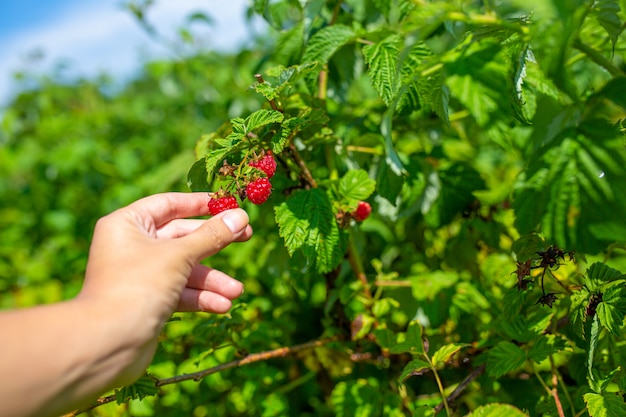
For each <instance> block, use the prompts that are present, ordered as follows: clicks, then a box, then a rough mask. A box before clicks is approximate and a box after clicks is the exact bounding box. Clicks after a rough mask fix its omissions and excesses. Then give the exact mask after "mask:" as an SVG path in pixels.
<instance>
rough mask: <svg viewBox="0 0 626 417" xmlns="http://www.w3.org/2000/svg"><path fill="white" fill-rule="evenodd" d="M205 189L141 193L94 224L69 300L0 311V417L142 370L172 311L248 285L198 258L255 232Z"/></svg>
mask: <svg viewBox="0 0 626 417" xmlns="http://www.w3.org/2000/svg"><path fill="white" fill-rule="evenodd" d="M207 202H208V196H207V194H206V193H167V194H158V195H153V196H150V197H146V198H144V199H141V200H138V201H136V202H134V203H133V204H131V205H129V206H127V207H124V208H122V209H119V210H117V211H115V212H113V213H111V214H109V215H108V216H106V217H103V218H101V219H100V220H99V221H98V222H97V224H96V227H95V230H94V236H93V240H92V243H91V248H90V251H89V260H88V263H87V269H86V274H85V281H84V284H83V288H82V290H81V292H80V293H79V295H78V296H77V297H76V298H74V299H72V300H69V301H66V302H62V303H58V304H51V305H46V306H39V307H34V308H28V309H22V310H14V311H7V312H2V313H0V340H1V341H2V342H1V343H0V375H2V381H3V382H1V383H0V387H1V389H0V416H2V417H4V416H7V417H8V416H11V417H16V416H38V417H41V416H58V415H61V414H63V413H66V412H69V411H71V410H74V409H77V408H81V407H83V406H85V405H87V404H89V403H90V402H91V401H93V400H94V399H95V398H96V397H97V396H98V395H101V394H102V393H104V392H106V391H108V390H110V389H112V388H114V387H118V386H121V385H127V384H130V383H132V382H133V381H135V380H136V379H137V378H138V377H140V376H141V375H142V374H143V372H144V370H145V369H146V367H147V366H148V365H149V364H150V361H151V360H152V357H153V355H154V352H155V349H156V346H157V341H158V336H159V334H160V332H161V330H162V328H163V325H164V324H165V322H166V321H167V320H168V319H169V317H170V316H171V314H172V313H173V312H174V311H206V312H213V313H225V312H227V311H228V310H229V309H230V307H231V303H232V300H233V299H234V298H236V297H238V296H239V295H241V293H242V292H243V284H242V283H241V282H239V281H237V280H235V279H234V278H232V277H230V276H228V275H227V274H225V273H223V272H221V271H218V270H215V269H212V268H210V267H207V266H204V265H201V264H200V261H201V260H203V259H205V258H207V257H210V256H212V255H215V254H216V253H218V252H219V251H220V250H221V249H223V248H224V247H226V246H228V245H229V244H230V243H232V242H243V241H246V240H248V239H249V238H250V237H251V235H252V228H251V227H250V225H249V224H248V221H249V220H248V215H247V214H246V212H245V211H243V210H241V209H234V210H228V211H225V212H222V213H220V214H218V215H217V216H214V217H212V218H210V219H209V220H200V219H189V217H197V216H203V215H207V214H208V208H207Z"/></svg>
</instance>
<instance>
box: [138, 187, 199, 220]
mask: <svg viewBox="0 0 626 417" xmlns="http://www.w3.org/2000/svg"><path fill="white" fill-rule="evenodd" d="M208 202H209V197H208V195H207V193H205V192H199V193H162V194H154V195H151V196H148V197H144V198H142V199H140V200H137V201H135V202H134V203H132V204H130V205H128V206H127V208H128V209H131V210H133V211H135V212H136V213H138V214H139V215H140V216H141V218H143V219H146V218H149V219H152V221H153V222H154V225H155V226H156V227H157V228H158V227H161V226H163V225H164V224H166V223H168V222H169V221H170V220H174V219H184V218H187V217H195V216H205V215H207V214H209V208H208V206H207V203H208Z"/></svg>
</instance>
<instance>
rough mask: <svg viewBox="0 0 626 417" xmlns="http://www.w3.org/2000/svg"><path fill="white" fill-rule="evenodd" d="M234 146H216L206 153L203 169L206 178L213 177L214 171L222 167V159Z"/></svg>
mask: <svg viewBox="0 0 626 417" xmlns="http://www.w3.org/2000/svg"><path fill="white" fill-rule="evenodd" d="M234 150H235V149H234V148H232V147H231V148H218V149H214V150H212V151H209V153H207V154H206V157H205V158H204V162H205V169H206V172H207V178H213V175H215V172H216V171H217V170H218V169H220V168H221V167H222V165H223V164H224V159H226V157H227V156H228V155H229V154H230V153H231V152H233V151H234Z"/></svg>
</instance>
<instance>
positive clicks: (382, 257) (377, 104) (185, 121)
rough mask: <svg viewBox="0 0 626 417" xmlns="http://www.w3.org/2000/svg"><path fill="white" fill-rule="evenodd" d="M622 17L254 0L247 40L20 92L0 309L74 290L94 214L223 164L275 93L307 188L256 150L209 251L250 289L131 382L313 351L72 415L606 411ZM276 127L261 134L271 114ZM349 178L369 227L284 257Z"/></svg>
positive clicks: (177, 324)
mask: <svg viewBox="0 0 626 417" xmlns="http://www.w3.org/2000/svg"><path fill="white" fill-rule="evenodd" d="M625 9H626V4H625V3H624V1H622V2H617V1H611V0H603V1H596V2H592V1H583V0H575V1H568V2H564V1H558V0H554V1H548V2H545V1H539V0H528V1H524V2H521V1H512V2H505V3H497V4H495V3H494V4H492V2H476V1H471V0H468V1H461V2H443V1H441V2H439V1H433V2H412V1H405V0H399V1H384V0H371V1H357V0H347V1H308V2H296V1H289V0H285V1H265V0H256V1H254V2H253V5H252V7H251V13H253V12H254V13H258V14H260V15H262V16H263V17H264V18H265V19H266V20H267V21H268V23H269V24H270V27H271V29H270V33H269V35H268V36H267V38H264V39H261V40H259V41H258V42H257V43H256V44H255V45H254V47H253V48H251V50H242V51H240V52H237V53H234V54H232V55H228V56H225V55H217V54H213V53H200V54H198V55H194V56H190V57H188V58H185V59H183V60H180V61H172V62H153V63H149V64H147V65H146V67H145V71H144V73H143V75H142V76H141V77H139V78H138V79H137V80H136V81H134V82H132V83H130V84H129V85H128V86H127V87H126V88H124V89H123V90H122V91H119V92H114V93H111V92H109V93H106V94H105V93H104V91H107V84H106V81H105V80H93V81H83V82H79V83H76V84H74V85H63V84H61V83H58V82H55V81H54V80H50V79H44V80H40V85H39V88H37V89H34V90H32V91H27V92H25V93H22V94H20V95H19V96H18V97H16V99H15V100H14V101H13V102H12V103H11V105H10V106H9V107H8V109H7V110H6V112H5V113H4V116H3V120H2V124H1V130H0V176H1V178H2V182H0V226H1V227H0V276H1V277H2V281H0V294H2V295H1V298H0V300H1V303H2V304H1V306H2V307H4V308H9V307H18V306H29V305H33V304H37V303H42V302H54V301H59V300H62V299H65V298H69V297H71V296H72V295H73V294H75V293H76V292H77V291H78V289H79V288H80V283H81V280H82V273H83V270H84V266H85V261H86V254H87V249H88V244H89V239H90V236H91V232H92V228H93V225H94V223H95V221H96V220H97V218H99V217H100V216H102V215H104V214H106V213H108V212H110V211H111V210H114V209H116V208H117V207H120V206H122V205H124V204H127V203H129V202H131V201H133V200H135V199H137V198H139V197H141V196H143V195H146V194H151V193H156V192H160V191H167V190H183V191H184V190H186V189H187V185H186V184H185V182H186V176H187V171H188V169H189V168H190V167H192V166H195V167H198V166H200V167H203V166H204V168H205V169H208V170H209V171H212V170H213V168H214V167H215V163H218V164H219V161H212V160H210V158H207V155H210V152H211V151H212V150H213V151H214V150H215V149H218V150H219V146H217V145H216V143H221V144H222V146H226V145H223V144H224V142H216V139H219V138H222V137H224V136H227V135H228V134H229V133H231V131H232V126H231V124H230V123H229V121H231V120H233V119H236V120H235V123H239V126H240V125H241V123H242V122H241V120H244V121H245V120H246V118H247V117H248V116H250V115H251V114H253V113H254V112H256V111H258V110H260V109H269V108H270V107H271V106H270V104H269V103H268V102H269V101H271V100H276V101H277V102H278V103H279V105H280V106H281V109H282V110H283V111H285V114H286V115H288V116H289V115H291V116H293V114H294V113H297V111H300V110H303V109H307V110H310V109H313V110H314V111H312V113H311V114H314V115H316V116H320V115H321V116H324V117H327V118H328V121H327V122H325V123H323V126H319V123H317V122H318V119H315V120H312V119H307V120H306V121H303V122H302V126H304V128H302V131H300V132H298V135H295V136H294V138H292V139H293V142H292V143H293V145H294V146H296V147H297V149H298V151H299V154H300V155H301V157H302V160H303V161H304V163H305V164H306V165H307V167H308V169H309V170H310V173H311V175H312V177H313V178H315V180H316V181H317V183H318V184H319V188H316V189H315V190H313V191H311V190H306V189H304V190H300V191H297V192H293V191H294V188H303V187H302V181H301V179H302V178H301V173H300V172H299V170H298V165H297V164H296V163H294V160H293V158H292V157H291V154H289V153H288V152H285V153H282V154H281V151H282V147H283V146H285V145H288V143H282V142H280V141H273V142H272V141H271V140H270V142H271V143H272V144H273V145H275V146H278V148H280V149H277V148H275V149H274V150H275V151H276V153H278V154H280V155H278V158H279V159H280V160H281V162H282V163H281V164H279V168H278V172H277V174H276V176H275V177H274V178H273V179H272V183H273V185H274V192H273V193H272V196H271V197H270V200H269V201H268V202H267V203H266V204H264V205H262V206H254V205H252V204H249V203H245V208H246V209H247V210H248V211H249V213H250V217H251V221H252V224H253V226H254V230H255V235H254V237H253V238H252V240H251V241H250V242H247V243H245V244H238V245H234V246H231V247H229V248H227V249H226V250H224V251H223V252H222V253H220V254H219V255H217V256H215V257H213V258H212V259H210V260H208V262H209V263H210V265H211V266H213V267H216V268H219V269H222V270H224V271H226V272H228V273H229V274H231V275H233V276H236V277H238V278H240V279H241V280H242V281H243V282H244V283H245V285H246V292H245V294H244V295H243V296H242V297H241V299H240V301H238V303H237V304H236V306H235V307H234V309H233V310H232V311H231V312H230V313H229V314H227V315H223V316H214V315H207V314H177V315H176V317H175V318H174V320H172V321H171V322H169V323H168V324H167V325H166V328H165V330H164V333H163V337H162V343H161V345H160V347H159V350H158V351H157V354H156V357H155V359H154V362H153V364H152V365H151V367H150V369H149V372H150V375H152V377H155V378H157V379H159V380H161V381H163V380H165V379H167V378H170V377H172V376H175V375H182V374H185V373H194V372H197V371H199V370H202V369H208V368H212V367H215V366H218V365H220V364H225V363H230V362H231V361H235V360H241V359H243V358H249V356H247V355H250V354H255V353H259V352H265V351H271V350H272V349H277V348H281V347H291V346H298V345H299V344H302V343H306V342H309V341H311V340H315V339H320V340H324V341H325V342H324V344H323V346H319V347H316V348H314V349H302V350H298V352H297V353H295V354H293V355H287V356H285V357H282V356H272V357H271V358H267V359H266V360H260V361H256V362H254V363H250V364H248V365H241V366H234V367H232V368H229V369H227V370H223V371H222V372H216V373H213V374H211V375H209V376H207V377H205V378H202V379H201V380H200V381H197V382H196V381H193V380H188V381H184V382H179V383H174V384H166V385H162V386H159V387H157V388H158V390H156V391H158V395H154V394H155V392H154V391H155V389H154V386H151V385H150V381H152V379H151V378H149V377H146V378H143V379H141V380H140V381H139V382H138V384H137V385H134V386H131V387H127V388H124V389H121V390H118V391H116V393H115V397H112V398H114V399H117V400H118V401H119V402H120V404H107V405H104V406H101V407H98V408H95V409H94V410H92V411H89V412H88V413H90V414H91V415H95V416H100V415H102V416H123V415H133V416H181V415H188V416H198V417H201V416H235V415H237V416H240V415H244V416H283V415H293V416H313V415H315V416H331V415H337V416H378V415H385V416H387V415H389V416H404V415H411V416H429V415H433V414H434V413H435V411H434V410H435V407H437V408H436V410H438V411H440V412H442V413H443V412H447V413H448V415H471V416H478V415H524V414H523V413H522V411H520V410H523V411H524V412H527V413H528V414H529V415H533V416H560V415H563V411H562V410H565V411H564V412H565V413H566V414H567V415H583V414H577V413H580V412H581V410H584V409H585V407H587V409H588V413H589V414H590V415H592V416H595V415H598V416H599V415H612V414H611V413H613V415H619V412H620V411H621V410H623V409H624V401H623V399H622V398H623V397H622V396H623V394H624V392H626V373H625V372H624V369H626V363H625V362H624V359H623V358H624V357H625V356H624V352H625V349H626V343H624V340H623V337H622V335H623V318H624V314H625V313H626V306H624V305H623V302H622V301H621V300H622V299H623V297H624V296H626V294H624V289H623V288H624V283H623V271H626V256H625V252H624V248H625V246H624V241H625V240H626V239H625V238H624V236H626V233H624V230H625V228H626V226H624V224H625V223H624V222H623V213H624V211H625V210H626V195H625V193H626V191H625V190H626V188H624V187H623V184H624V180H626V170H625V168H624V167H625V166H626V152H625V142H624V119H626V101H625V99H624V97H626V81H625V80H626V75H625V74H624V72H625V71H626V64H625V62H626V55H625V54H626V43H625V40H624V37H623V35H622V34H623V28H624V23H623V22H624V21H625V20H626V19H624V13H623V11H624V10H625ZM140 15H141V14H140ZM144 23H145V22H144ZM189 36H191V34H190V33H189V32H185V37H186V38H187V37H189ZM309 60H315V61H317V63H318V65H317V66H313V65H311V63H310V62H308V61H309ZM298 70H302V73H301V74H300V73H298ZM257 73H261V74H263V76H264V77H265V78H266V80H267V83H268V85H261V86H260V85H259V84H258V83H255V82H254V80H255V77H254V74H257ZM295 73H298V76H297V77H296V76H294V74H295ZM320 75H322V76H321V77H320ZM292 76H294V78H293V79H292V78H290V77H292ZM251 85H252V86H253V88H252V89H250V88H249V87H250V86H251ZM266 99H267V100H266ZM274 104H275V103H274ZM316 112H317V113H316ZM269 113H270V112H261V114H269ZM299 116H301V115H300V114H298V115H297V117H299ZM297 117H296V118H297ZM276 120H278V119H276ZM301 121H302V120H298V122H301ZM235 123H233V124H235ZM272 123H274V122H272ZM281 123H282V118H281V121H280V122H276V123H274V124H271V123H269V122H268V123H267V124H263V128H264V129H265V128H267V129H268V130H269V131H271V129H269V128H268V126H270V127H271V128H276V129H287V128H290V126H287V125H286V124H281ZM308 123H310V124H308ZM263 132H265V133H266V130H264V131H263ZM270 136H271V135H270ZM259 140H261V141H262V140H263V137H261V138H260V139H259ZM277 144H278V145H277ZM203 158H204V159H203ZM197 161H200V163H199V164H198V162H197ZM207 166H208V167H207ZM363 173H367V175H368V177H369V179H368V181H367V182H368V186H369V182H370V181H371V182H373V181H375V182H376V191H375V193H374V194H373V195H372V196H371V197H369V198H368V201H369V202H370V203H371V204H372V207H373V209H374V210H373V214H372V216H371V217H370V218H368V219H367V220H366V221H365V222H363V223H361V224H359V225H355V224H351V226H350V227H349V228H348V229H347V230H346V233H347V235H349V238H347V240H342V239H337V240H336V241H331V242H329V241H326V242H324V243H325V244H326V245H328V246H324V247H330V249H329V250H335V249H338V250H339V252H337V253H344V252H346V251H347V252H348V254H349V256H347V257H346V258H343V257H341V256H336V254H337V253H335V252H333V254H332V255H333V256H332V257H331V256H328V257H329V258H331V260H330V261H325V262H328V263H325V264H323V267H322V268H320V267H319V264H316V262H318V261H319V260H320V259H321V258H322V257H323V256H324V255H328V254H319V253H316V251H315V250H311V248H310V247H308V248H307V247H305V248H304V250H300V248H299V246H300V245H299V244H298V243H299V241H298V239H299V238H294V240H293V241H290V243H291V244H287V246H288V248H289V250H287V249H286V248H285V243H286V239H287V238H288V236H285V230H296V231H298V232H300V231H302V230H306V228H307V227H310V226H307V220H309V219H310V218H311V213H312V212H315V210H316V206H315V204H317V203H316V201H321V202H322V203H323V204H322V203H320V206H319V207H317V209H319V208H320V207H322V205H323V207H322V208H324V209H325V210H326V211H324V212H323V214H324V219H329V218H330V219H332V216H331V215H330V214H329V212H328V210H330V208H332V209H333V210H334V212H333V214H337V212H338V210H340V209H341V210H343V209H344V208H345V207H342V204H343V205H345V206H350V205H353V203H354V201H351V200H350V199H346V201H347V202H346V201H332V203H333V204H330V202H331V201H330V199H331V197H333V198H335V197H336V198H337V200H341V198H343V197H345V194H347V192H345V193H344V192H343V191H342V190H341V189H342V186H341V181H342V178H343V179H344V181H346V182H348V181H347V180H345V178H360V176H362V175H363ZM201 174H202V172H201ZM199 177H202V175H199ZM204 177H205V178H206V175H205V176H204ZM193 178H195V179H197V178H198V176H196V177H193ZM203 179H204V178H203ZM364 182H366V181H364ZM337 184H339V186H337ZM203 186H204V187H206V185H201V187H203ZM343 188H348V187H345V186H344V187H343ZM368 189H369V187H368ZM320 190H326V191H328V193H325V192H324V191H320ZM344 191H345V190H344ZM368 192H369V191H368ZM328 195H330V196H331V197H328ZM364 195H365V194H364ZM366 195H369V193H368V194H366ZM313 197H314V198H313ZM325 198H328V199H329V200H325ZM290 199H292V200H291V203H290ZM294 201H295V202H294ZM334 203H337V204H334ZM303 207H304V208H303ZM338 207H339V208H338ZM298 211H305V213H297V212H298ZM307 216H308V217H307ZM296 217H297V220H298V221H294V218H296ZM323 223H324V221H321V222H320V223H319V224H315V226H316V227H320V228H321V227H325V226H324V224H323ZM294 225H295V226H294ZM294 242H295V243H294ZM559 248H560V249H559ZM557 249H558V250H561V251H562V252H559V251H558V250H557ZM573 252H575V254H574V253H573ZM290 254H291V255H290ZM320 255H321V256H320ZM570 257H571V259H570ZM335 263H336V264H338V265H336V266H337V267H336V268H332V270H331V271H330V272H329V271H328V269H329V268H328V266H329V265H331V264H332V265H333V267H334V266H335V265H334V264H335ZM315 266H317V269H316V268H315ZM525 268H526V269H525ZM620 271H622V272H620ZM360 273H362V274H363V276H364V277H365V283H364V282H363V281H362V280H359V279H358V278H359V276H360V275H359V274H360ZM603 297H604V298H603ZM327 338H332V339H331V340H332V341H328V342H326V341H327V340H329V339H327ZM554 380H556V381H557V382H558V387H556V390H557V392H558V395H556V396H555V395H554V393H553V391H551V388H554V387H552V383H553V381H554ZM459 387H461V388H462V390H460V392H458V393H456V394H455V390H456V389H457V388H459ZM522 392H523V395H521V394H520V393H522ZM612 393H618V394H620V395H619V396H617V395H613V394H612ZM442 394H444V395H445V396H447V397H452V395H455V396H454V398H450V401H449V402H447V403H446V402H442ZM144 395H145V396H146V397H145V398H143V399H142V400H141V401H139V400H138V399H133V400H128V401H127V398H129V397H133V398H138V397H142V396H144ZM441 410H445V411H441ZM455 413H456V414H455ZM468 413H471V414H468ZM583 413H584V412H583ZM602 413H605V414H602ZM615 413H618V414H615Z"/></svg>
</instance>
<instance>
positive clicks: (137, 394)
mask: <svg viewBox="0 0 626 417" xmlns="http://www.w3.org/2000/svg"><path fill="white" fill-rule="evenodd" d="M158 393H159V389H158V388H157V386H156V384H155V379H154V377H153V376H152V375H150V374H149V373H146V374H144V375H143V376H142V377H141V378H139V379H138V380H137V381H135V382H134V383H133V384H131V385H129V386H126V387H122V388H119V389H116V390H115V401H116V402H117V404H122V403H125V402H128V401H129V400H136V399H139V400H142V399H144V398H145V397H151V396H153V395H156V394H158Z"/></svg>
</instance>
